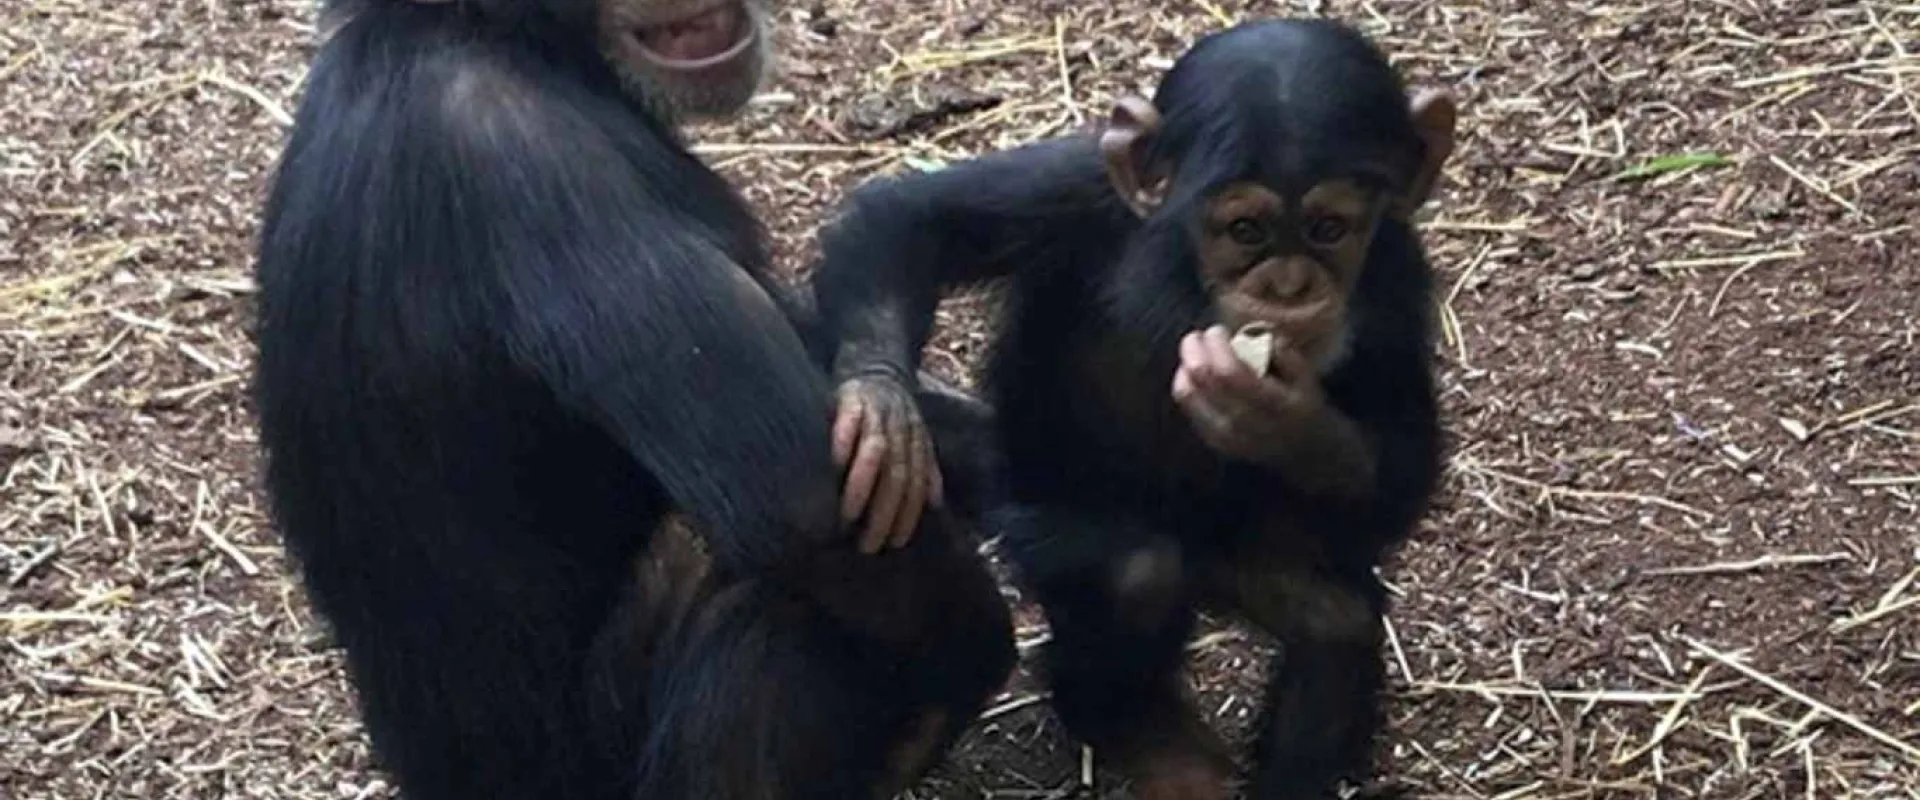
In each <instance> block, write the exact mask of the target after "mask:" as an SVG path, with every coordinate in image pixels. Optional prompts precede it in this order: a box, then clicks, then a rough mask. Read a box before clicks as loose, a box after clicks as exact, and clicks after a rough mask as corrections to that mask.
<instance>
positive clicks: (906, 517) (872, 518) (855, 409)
mask: <svg viewBox="0 0 1920 800" xmlns="http://www.w3.org/2000/svg"><path fill="white" fill-rule="evenodd" d="M833 460H834V463H835V464H837V465H838V466H839V467H840V469H841V470H842V471H844V472H845V474H846V481H847V482H846V485H845V487H844V488H843V489H842V490H841V495H840V515H841V518H843V519H845V520H846V521H848V522H853V521H855V520H858V519H860V517H861V516H862V513H863V512H864V514H865V516H866V520H867V526H866V530H865V531H863V532H862V533H861V535H860V551H861V552H863V553H869V554H871V553H877V552H880V550H881V549H882V548H884V547H887V546H889V545H890V546H892V547H895V548H899V547H905V546H906V544H907V542H908V541H910V540H912V538H913V532H914V531H915V530H916V529H918V527H919V525H920V515H921V513H922V512H923V511H925V510H926V506H927V505H928V504H929V503H931V504H932V505H934V506H939V505H940V504H941V502H942V501H943V498H942V486H941V477H940V465H939V463H938V462H937V461H935V459H934V452H933V437H932V436H931V435H929V434H928V433H927V425H926V421H925V420H923V419H921V418H920V408H919V406H918V404H916V403H915V402H914V399H913V391H912V390H911V389H910V388H908V386H907V385H906V384H905V383H904V382H902V381H901V380H900V379H899V378H897V377H895V376H893V375H891V374H884V373H874V374H863V375H855V376H853V377H851V378H848V379H846V380H845V381H843V382H842V383H841V384H840V389H839V410H838V412H837V416H836V418H835V419H834V422H833Z"/></svg>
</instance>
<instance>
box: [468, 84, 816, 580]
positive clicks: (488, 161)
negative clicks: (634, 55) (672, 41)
mask: <svg viewBox="0 0 1920 800" xmlns="http://www.w3.org/2000/svg"><path fill="white" fill-rule="evenodd" d="M508 80H509V83H508V85H504V86H485V87H466V88H465V89H463V90H461V91H457V92H454V93H453V94H457V95H458V96H459V98H460V101H461V102H460V104H459V105H458V106H457V107H456V108H455V109H454V110H453V111H451V112H450V113H449V114H446V115H443V116H442V118H443V119H453V120H458V127H459V129H458V130H450V131H445V132H444V135H445V137H446V139H445V141H446V142H447V145H446V147H445V148H444V150H443V151H442V152H443V153H444V154H445V155H444V156H443V157H444V158H446V159H447V161H448V163H447V164H446V166H447V167H448V169H447V170H446V171H445V173H444V174H445V175H447V176H448V178H449V182H450V184H451V185H450V186H449V187H448V191H449V192H450V196H452V197H455V198H458V202H459V204H460V208H461V209H462V211H463V213H461V215H460V216H461V217H462V219H461V220H460V224H462V225H463V226H465V230H467V231H469V232H470V233H471V239H470V240H471V241H472V242H474V243H477V246H476V245H470V246H469V247H470V249H469V250H468V251H467V252H465V253H464V254H463V255H464V256H465V257H466V259H467V263H469V264H471V265H472V266H473V268H474V269H476V270H477V271H479V270H484V272H485V274H486V275H487V277H488V278H490V279H491V281H492V284H493V285H494V286H496V287H497V289H498V293H499V296H498V297H497V298H496V302H498V303H499V304H500V305H502V306H503V309H502V311H503V313H504V316H505V318H506V319H507V320H509V324H508V325H507V328H506V330H504V331H502V332H501V334H502V335H503V336H504V337H505V341H506V346H507V352H508V353H509V356H510V358H511V359H512V360H513V361H514V362H515V363H517V364H518V365H520V367H521V368H523V369H525V370H527V371H529V372H530V373H532V374H533V375H535V376H537V377H538V378H539V379H540V380H541V381H543V382H544V383H545V384H546V385H547V386H548V387H549V388H550V390H551V391H552V392H553V393H554V395H555V396H556V397H557V399H558V401H559V402H560V403H562V404H563V405H565V406H567V407H570V408H571V409H573V410H574V411H575V412H576V413H578V414H580V415H582V416H583V417H585V418H587V419H590V420H592V421H594V422H595V423H597V424H599V425H601V426H602V427H604V429H605V430H606V431H607V432H608V433H609V434H610V435H612V436H613V437H614V438H615V439H616V440H617V441H618V442H620V443H621V444H622V445H624V446H625V447H626V448H627V449H628V451H629V452H630V453H632V455H633V457H634V458H635V459H636V460H637V461H638V462H639V463H640V464H641V465H642V466H644V467H645V468H646V469H647V470H648V472H650V473H651V474H652V475H653V476H654V477H655V479H657V480H658V481H659V482H660V483H661V485H662V486H663V487H664V488H665V490H666V492H667V493H668V494H669V495H670V497H671V498H672V500H673V501H674V502H675V503H676V505H677V506H678V507H679V508H680V509H682V510H683V511H685V512H686V513H688V514H690V515H691V516H692V517H693V518H694V520H695V521H696V522H697V523H698V524H699V525H700V527H701V529H702V533H703V534H704V535H705V536H706V538H707V541H708V544H709V546H710V548H711V549H712V551H713V556H714V557H715V558H716V560H717V561H718V562H719V563H720V564H722V565H723V566H730V567H736V568H747V569H752V568H755V567H760V566H765V565H768V564H770V563H772V562H774V561H776V560H778V559H780V558H781V557H782V556H783V554H785V553H786V552H788V551H790V550H791V549H792V548H793V547H794V546H795V545H796V544H798V542H797V541H796V539H797V538H800V537H804V538H808V539H814V540H818V539H820V538H822V537H825V536H828V535H831V534H833V533H834V532H835V531H837V530H838V529H839V522H838V519H837V517H836V505H837V500H838V494H837V490H838V486H837V484H836V479H837V475H836V473H835V470H834V467H833V462H832V458H831V451H830V427H829V426H830V422H831V419H832V406H831V405H830V401H829V395H828V391H827V387H826V384H825V381H824V376H822V375H821V374H820V373H819V371H818V369H817V368H816V367H814V366H813V365H812V363H811V362H810V361H809V359H808V357H807V353H806V351H805V349H804V348H803V346H802V343H801V340H800V337H799V335H798V334H797V332H796V331H794V330H793V328H792V326H791V325H790V324H789V322H788V319H787V317H786V316H785V315H784V314H782V313H781V312H780V310H779V309H778V307H777V306H776V305H775V303H774V301H773V299H772V298H771V297H770V296H768V295H767V294H766V292H765V291H764V290H762V289H761V287H760V286H759V285H757V284H756V283H755V282H754V280H753V279H752V277H751V276H750V275H749V274H748V273H747V272H746V271H745V270H744V269H742V268H741V266H739V265H737V264H735V263H733V262H731V261H730V260H729V259H727V258H726V256H725V255H724V254H723V253H722V252H721V250H720V249H719V248H718V247H717V246H716V245H715V244H714V243H713V241H714V240H712V239H710V238H708V237H709V236H711V235H712V234H713V233H714V232H715V231H714V227H713V226H716V225H721V226H724V225H725V222H724V221H715V220H705V219H695V218H693V217H692V216H691V213H690V212H687V211H683V210H682V209H683V208H685V207H688V206H690V205H691V204H690V203H686V202H684V201H681V200H679V199H677V198H681V197H684V196H685V194H684V193H686V192H690V191H696V189H694V188H690V186H689V183H693V184H698V183H699V182H700V181H703V180H708V179H712V176H710V175H707V174H705V173H704V172H700V170H703V169H704V168H703V167H701V166H700V165H699V164H698V163H697V162H694V161H693V160H692V159H690V158H688V157H686V156H685V154H684V153H681V152H679V151H678V150H676V149H674V146H673V145H670V144H668V143H666V142H664V141H662V140H660V139H659V138H657V137H655V136H653V135H652V134H651V133H650V132H648V131H646V130H643V129H641V128H640V126H639V125H638V124H637V123H636V122H634V121H633V117H632V116H631V113H632V112H631V111H628V110H627V109H626V108H625V107H624V106H621V105H619V104H617V103H615V102H613V101H610V100H606V99H602V98H598V97H594V96H592V95H589V94H588V93H586V92H584V91H579V90H575V89H573V88H572V87H571V85H558V82H555V83H556V85H548V86H538V87H528V86H524V85H516V84H512V83H511V82H510V79H508ZM676 175H678V176H680V177H683V178H685V179H686V180H683V181H681V182H679V183H677V184H676V183H673V182H670V181H671V179H672V178H673V177H675V176H676ZM715 180H717V179H715ZM847 546H849V547H851V546H852V544H851V543H849V544H848V545H847Z"/></svg>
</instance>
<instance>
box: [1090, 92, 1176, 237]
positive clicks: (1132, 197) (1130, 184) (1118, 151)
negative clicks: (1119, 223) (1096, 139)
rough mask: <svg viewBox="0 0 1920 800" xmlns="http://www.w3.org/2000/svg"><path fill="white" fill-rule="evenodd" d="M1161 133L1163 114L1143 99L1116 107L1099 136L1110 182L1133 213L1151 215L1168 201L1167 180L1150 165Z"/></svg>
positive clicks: (1125, 101) (1126, 100) (1130, 99)
mask: <svg viewBox="0 0 1920 800" xmlns="http://www.w3.org/2000/svg"><path fill="white" fill-rule="evenodd" d="M1159 132H1160V112H1159V110H1157V109H1155V108H1154V107H1153V103H1151V102H1149V101H1148V100H1146V99H1145V98H1142V97H1134V96H1128V97H1122V98H1120V100H1119V102H1116V103H1114V106H1113V114H1112V115H1111V116H1110V117H1108V119H1107V128H1106V130H1104V131H1102V132H1101V133H1100V156H1101V158H1102V159H1103V160H1104V161H1105V162H1106V165H1107V180H1108V181H1109V182H1111V183H1112V184H1113V190H1114V191H1115V192H1118V193H1119V194H1120V198H1121V199H1123V200H1125V201H1126V202H1127V206H1128V207H1129V208H1132V209H1133V213H1135V214H1138V215H1140V216H1142V217H1144V216H1147V215H1148V214H1152V213H1153V212H1154V210H1155V209H1157V208H1159V207H1160V202H1161V201H1162V200H1164V199H1165V197H1166V182H1167V181H1166V176H1165V175H1164V174H1161V171H1160V170H1159V168H1158V167H1157V166H1156V165H1153V164H1149V163H1148V162H1147V151H1148V149H1149V145H1151V144H1152V142H1153V137H1154V136H1155V135H1156V134H1158V133H1159Z"/></svg>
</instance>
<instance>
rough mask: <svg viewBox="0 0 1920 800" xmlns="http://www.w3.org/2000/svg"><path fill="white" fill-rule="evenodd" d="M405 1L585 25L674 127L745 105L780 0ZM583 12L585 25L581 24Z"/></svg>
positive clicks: (632, 91)
mask: <svg viewBox="0 0 1920 800" xmlns="http://www.w3.org/2000/svg"><path fill="white" fill-rule="evenodd" d="M332 2H333V3H334V4H336V5H348V4H350V3H351V2H352V0H332ZM411 2H415V3H420V4H422V5H438V4H443V3H460V4H462V5H471V6H474V7H476V8H477V9H478V10H479V11H480V12H481V13H483V14H486V15H488V16H490V17H496V18H501V19H509V20H510V19H513V18H514V17H515V16H525V15H527V12H529V11H532V10H533V9H536V8H538V9H540V10H542V11H544V12H546V14H547V15H548V16H551V17H557V18H559V19H560V20H561V21H562V22H563V24H567V25H574V24H578V25H581V26H584V25H588V24H591V25H592V26H593V27H594V30H595V35H596V37H597V38H598V40H599V47H600V52H601V55H602V56H603V57H605V58H606V60H607V63H608V65H609V66H611V67H612V69H613V72H614V74H615V75H617V76H618V77H619V78H620V82H621V84H622V86H623V87H624V88H625V90H626V91H627V93H628V94H629V95H631V96H632V97H633V98H634V99H635V100H637V101H639V102H640V103H642V104H644V105H645V106H646V107H647V108H648V109H650V110H652V111H653V112H655V113H657V114H660V115H662V116H663V117H665V118H666V119H667V121H668V122H673V123H679V122H687V121H693V120H716V119H723V118H726V117H730V116H733V115H734V114H736V113H739V111H740V110H741V109H743V108H745V107H746V105H747V101H748V100H751V99H752V98H753V93H754V92H755V91H757V90H759V88H760V84H761V83H762V82H764V81H765V80H766V78H767V75H768V73H770V72H771V68H772V66H773V35H772V33H773V32H772V25H771V19H772V12H773V9H774V8H776V7H777V6H778V5H779V0H411ZM589 10H590V11H591V13H592V19H591V20H589V19H586V17H587V13H588V12H589ZM516 12H518V13H516Z"/></svg>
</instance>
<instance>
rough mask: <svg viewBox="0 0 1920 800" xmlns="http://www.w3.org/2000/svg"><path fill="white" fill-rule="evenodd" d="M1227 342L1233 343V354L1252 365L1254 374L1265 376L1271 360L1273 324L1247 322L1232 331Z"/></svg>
mask: <svg viewBox="0 0 1920 800" xmlns="http://www.w3.org/2000/svg"><path fill="white" fill-rule="evenodd" d="M1229 344H1232V345H1233V354H1234V355H1236V356H1239V357H1240V360H1241V361H1243V362H1245V363H1246V365H1247V366H1249V367H1252V368H1253V372H1254V374H1256V375H1259V376H1260V377H1262V378H1264V377H1267V368H1268V365H1269V364H1271V363H1272V361H1273V325H1271V324H1269V323H1265V322H1249V323H1247V324H1246V325H1243V326H1241V327H1240V330H1237V331H1234V333H1233V339H1232V340H1231V341H1230V342H1229Z"/></svg>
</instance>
